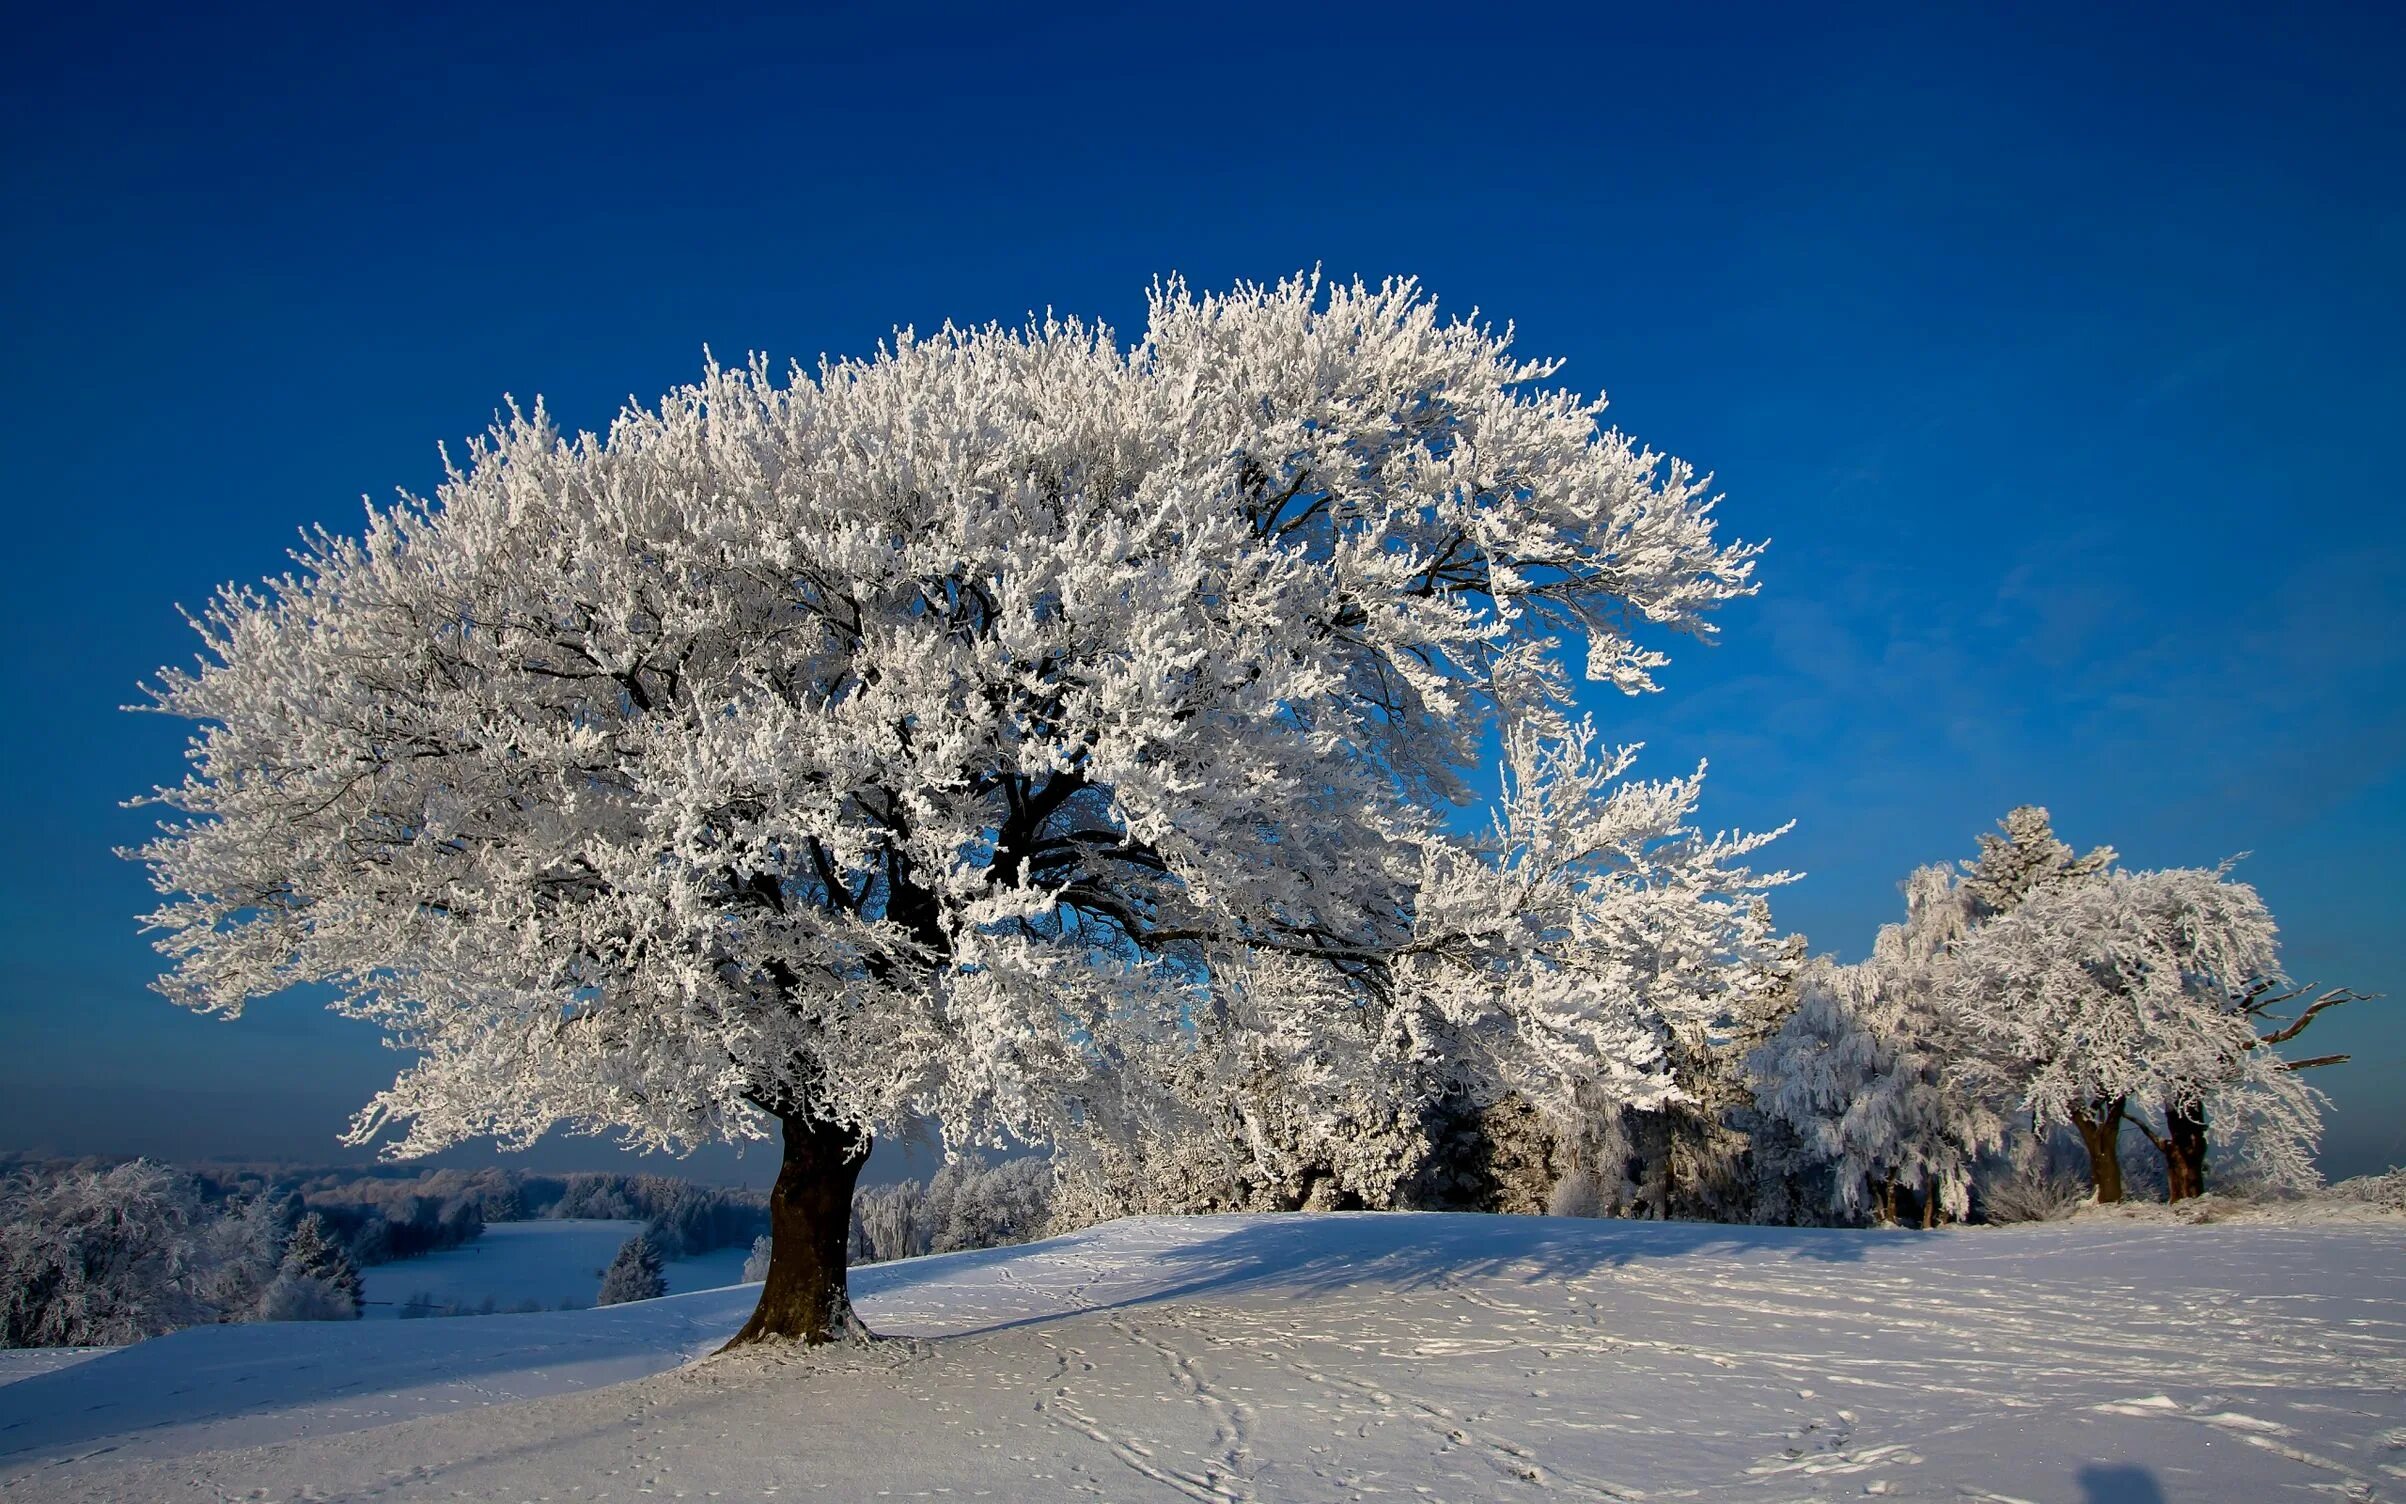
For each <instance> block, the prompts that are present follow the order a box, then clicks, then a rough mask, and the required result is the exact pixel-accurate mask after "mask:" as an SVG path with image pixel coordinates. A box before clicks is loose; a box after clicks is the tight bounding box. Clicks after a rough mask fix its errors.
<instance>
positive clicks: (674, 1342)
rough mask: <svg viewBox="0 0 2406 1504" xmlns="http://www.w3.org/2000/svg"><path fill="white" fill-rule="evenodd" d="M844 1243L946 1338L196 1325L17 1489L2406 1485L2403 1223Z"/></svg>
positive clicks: (657, 1491)
mask: <svg viewBox="0 0 2406 1504" xmlns="http://www.w3.org/2000/svg"><path fill="white" fill-rule="evenodd" d="M854 1282H855V1289H856V1291H857V1292H858V1293H859V1295H860V1296H861V1304H862V1308H863V1311H864V1313H865V1314H866V1315H867V1317H868V1318H869V1320H870V1321H871V1322H872V1323H873V1324H874V1325H876V1326H877V1327H878V1328H879V1329H881V1330H882V1331H884V1332H887V1333H890V1334H894V1335H896V1336H904V1337H912V1338H920V1339H928V1340H922V1341H913V1342H894V1343H888V1344H881V1345H880V1346H878V1347H876V1348H872V1349H867V1350H844V1351H835V1352H827V1353H819V1354H808V1355H805V1354H798V1353H791V1352H780V1353H758V1352H755V1353H747V1354H743V1355H739V1356H736V1357H733V1358H727V1359H717V1360H712V1361H710V1362H706V1363H698V1364H697V1363H694V1362H693V1361H692V1360H694V1359H696V1358H698V1357H700V1356H702V1355H704V1354H706V1353H707V1352H708V1351H709V1350H710V1349H711V1348H712V1347H713V1346H714V1345H715V1344H716V1343H717V1342H719V1341H720V1340H721V1339H722V1338H723V1337H724V1336H725V1335H726V1334H727V1333H728V1332H730V1331H732V1330H733V1329H734V1328H735V1326H736V1325H737V1324H738V1323H739V1322H740V1321H741V1319H742V1317H743V1315H744V1314H745V1312H746V1311H747V1309H748V1307H749V1304H750V1292H749V1291H748V1290H745V1289H740V1288H738V1289H728V1290H720V1291H711V1292H705V1293H700V1294H691V1295H672V1296H670V1297H667V1298H665V1299H662V1300H657V1301H648V1302H643V1303H640V1304H636V1305H630V1306H618V1307H612V1308H608V1309H604V1310H594V1311H575V1312H553V1313H547V1314H540V1315H526V1316H496V1317H489V1318H482V1319H477V1320H448V1321H445V1320H437V1321H413V1322H406V1323H385V1322H358V1323H342V1324H331V1323H330V1324H312V1325H290V1326H265V1325H253V1326H233V1327H210V1328H203V1329H196V1330H192V1331H186V1332H179V1333H177V1334H175V1335H173V1336H169V1337H164V1338H160V1339H158V1340H156V1341H153V1342H147V1343H144V1344H141V1345H140V1346H138V1347H134V1348H129V1349H126V1350H123V1351H121V1352H117V1353H113V1354H109V1355H107V1356H104V1357H100V1358H96V1359H92V1360H90V1361H87V1362H83V1363H79V1364H76V1365H74V1366H72V1367H68V1368H64V1369H61V1370H58V1371H56V1372H52V1373H47V1374H41V1375H38V1376H35V1377H31V1378H26V1379H24V1380H22V1381H21V1382H18V1383H15V1384H11V1385H8V1386H7V1387H5V1388H0V1493H5V1494H6V1496H7V1497H10V1498H18V1497H22V1498H29V1499H31V1498H40V1499H132V1498H142V1499H154V1498H155V1499H187V1498H189V1499H204V1498H205V1499H219V1498H231V1497H236V1496H242V1497H257V1498H264V1499H277V1500H281V1499H293V1498H300V1497H307V1498H312V1499H324V1498H347V1497H357V1496H361V1495H365V1494H368V1493H374V1494H376V1495H377V1496H378V1497H380V1498H386V1497H399V1498H419V1497H424V1498H432V1497H438V1496H439V1497H445V1498H449V1497H454V1496H465V1497H474V1498H495V1497H508V1498H512V1499H543V1498H550V1499H568V1498H574V1499H594V1498H603V1497H609V1498H621V1499H625V1498H633V1497H636V1496H638V1495H652V1496H658V1497H672V1496H677V1495H684V1496H687V1497H692V1498H697V1499H698V1498H702V1497H705V1496H707V1495H710V1494H712V1493H714V1492H716V1493H720V1494H722V1495H723V1496H726V1497H748V1498H763V1497H766V1498H788V1497H793V1496H796V1495H800V1496H807V1497H822V1498H838V1499H852V1498H867V1497H874V1496H879V1495H881V1494H884V1493H886V1492H889V1491H890V1492H891V1494H892V1495H893V1496H895V1497H908V1496H952V1497H962V1498H974V1497H986V1498H993V1499H1050V1498H1063V1497H1100V1498H1106V1499H1153V1498H1161V1499H1193V1500H1253V1499H1258V1500H1289V1499H1293V1500H1315V1499H1355V1498H1381V1497H1398V1498H1414V1497H1419V1498H1438V1499H1447V1500H1461V1499H1487V1498H1502V1499H1523V1498H1540V1497H1564V1498H1573V1499H1590V1500H1637V1499H1659V1498H1680V1497H1687V1498H1706V1499H1797V1498H1822V1497H1832V1498H1836V1497H1861V1496H1864V1495H1866V1494H1869V1495H1874V1496H1880V1495H1885V1496H1888V1497H1903V1498H1918V1499H1963V1498H1974V1499H1988V1500H2029V1501H2047V1504H2052V1501H2064V1504H2154V1501H2159V1500H2160V1501H2167V1504H2191V1501H2198V1500H2246V1501H2254V1500H2277V1499H2282V1498H2296V1499H2301V1500H2302V1499H2325V1500H2327V1499H2334V1498H2340V1499H2350V1498H2352V1499H2401V1498H2406V1304H2401V1299H2400V1298H2401V1296H2406V1225H2402V1224H2399V1223H2397V1222H2394V1221H2393V1222H2385V1223H2381V1224H2367V1225H2349V1226H2282V1225H2247V1224H2224V1225H2216V1226H2206V1227H2190V1226H2171V1225H2145V1224H2132V1223H2110V1222H2099V1223H2090V1222H2083V1223H2079V1224H2072V1225H2061V1224H2058V1225H2050V1226H2043V1227H2033V1228H2006V1229H1981V1230H1957V1231H1948V1232H1939V1233H1928V1234H1914V1233H1863V1232H1848V1231H1828V1230H1784V1229H1760V1228H1742V1227H1713V1226H1702V1225H1683V1224H1671V1225H1660V1224H1646V1223H1629V1222H1586V1221H1556V1220H1548V1219H1540V1218H1509V1217H1470V1216H1439V1215H1405V1214H1393V1213H1390V1214H1370V1215H1355V1216H1292V1217H1206V1218H1189V1219H1141V1220H1130V1221H1123V1222H1116V1223H1111V1224H1108V1225H1106V1226H1103V1227H1099V1228H1094V1229H1091V1230H1089V1231H1087V1232H1084V1233H1079V1234H1076V1235H1074V1236H1071V1237H1066V1238H1057V1239H1054V1240H1052V1241H1050V1242H1047V1243H1042V1244H1035V1245H1031V1246H1027V1247H1022V1248H1012V1249H1002V1250H994V1251H989V1252H981V1253H967V1254H954V1255H947V1256H942V1257H936V1258H926V1259H914V1260H908V1261H905V1262H902V1263H896V1264H887V1265H879V1266H874V1267H871V1268H866V1269H862V1270H859V1271H857V1272H856V1273H855V1276H854ZM627 1381H634V1382H627ZM511 1402H515V1403H511Z"/></svg>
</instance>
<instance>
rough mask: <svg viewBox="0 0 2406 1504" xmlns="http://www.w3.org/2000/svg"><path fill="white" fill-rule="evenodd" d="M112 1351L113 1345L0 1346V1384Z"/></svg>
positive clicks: (48, 1371)
mask: <svg viewBox="0 0 2406 1504" xmlns="http://www.w3.org/2000/svg"><path fill="white" fill-rule="evenodd" d="M115 1351H116V1349H115V1348H113V1347H0V1384H14V1383H16V1382H17V1381H18V1380H19V1379H30V1378H32V1377H33V1376H34V1375H36V1374H43V1373H55V1372H57V1371H58V1370H59V1369H62V1368H68V1367H72V1366H73V1365H75V1364H77V1363H82V1362H84V1361H86V1360H88V1359H91V1358H97V1357H99V1356H100V1355H101V1354H102V1353H112V1352H115Z"/></svg>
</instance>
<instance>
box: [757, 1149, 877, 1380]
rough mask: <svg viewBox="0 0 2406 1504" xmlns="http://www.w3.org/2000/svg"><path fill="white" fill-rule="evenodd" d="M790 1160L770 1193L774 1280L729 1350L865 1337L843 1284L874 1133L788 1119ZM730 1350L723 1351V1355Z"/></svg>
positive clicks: (766, 1285)
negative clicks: (855, 1194)
mask: <svg viewBox="0 0 2406 1504" xmlns="http://www.w3.org/2000/svg"><path fill="white" fill-rule="evenodd" d="M783 1121H784V1127H785V1162H784V1164H783V1165H782V1166H781V1167H780V1168H779V1169H778V1171H777V1187H776V1189H775V1190H773V1191H771V1192H769V1275H768V1279H767V1281H766V1282H765V1283H763V1284H762V1285H761V1287H760V1304H759V1306H757V1307H756V1308H755V1309H754V1310H753V1312H752V1319H751V1320H750V1321H747V1322H745V1323H744V1328H743V1330H742V1331H740V1332H737V1333H736V1334H735V1335H734V1337H733V1338H731V1339H729V1341H728V1343H727V1346H728V1347H730V1348H732V1347H740V1346H742V1345H744V1344H745V1343H749V1342H803V1343H812V1344H816V1343H821V1342H838V1341H842V1340H843V1339H844V1338H846V1337H849V1336H855V1335H859V1336H866V1335H867V1334H868V1328H866V1327H864V1326H862V1325H861V1322H860V1318H859V1317H857V1316H855V1315H853V1314H852V1297H851V1295H850V1293H849V1292H848V1291H847V1289H846V1287H845V1271H846V1267H847V1265H848V1263H849V1258H850V1253H851V1248H850V1242H851V1234H852V1187H853V1185H854V1183H855V1182H857V1181H858V1180H859V1179H860V1167H861V1166H862V1164H864V1163H866V1162H867V1160H868V1158H869V1135H867V1134H865V1133H858V1132H855V1131H854V1130H852V1129H850V1128H843V1127H838V1126H836V1125H834V1124H830V1123H825V1122H821V1121H819V1120H817V1119H815V1118H806V1117H789V1118H786V1119H784V1120H783ZM724 1350H725V1349H721V1351H724Z"/></svg>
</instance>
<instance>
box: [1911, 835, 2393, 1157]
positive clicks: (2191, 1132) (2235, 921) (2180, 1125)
mask: <svg viewBox="0 0 2406 1504" xmlns="http://www.w3.org/2000/svg"><path fill="white" fill-rule="evenodd" d="M2227 872H2228V869H2227V868H2219V869H2213V870H2205V869H2199V868H2176V869H2172V870H2168V871H2160V872H2138V873H2129V872H2113V873H2107V874H2104V875H2101V876H2098V877H2096V878H2093V879H2091V880H2089V881H2085V882H2081V883H2075V884H2065V885H2061V886H2056V887H2052V888H2049V889H2046V890H2044V891H2041V892H2037V893H2033V894H2032V895H2030V896H2029V897H2028V898H2027V899H2026V900H2025V901H2024V902H2023V903H2021V904H2020V905H2019V906H2018V907H2016V908H2015V909H2014V911H2013V912H2011V913H2010V914H2006V915H2004V916H2003V917H2001V918H1998V919H1996V920H1995V921H1993V922H1991V923H1989V924H1987V925H1984V926H1982V927H1981V929H1980V930H1979V931H1978V932H1977V934H1975V935H1974V936H1973V937H1972V939H1971V940H1970V941H1969V942H1968V943H1967V944H1966V945H1964V946H1963V947H1962V948H1961V950H1960V951H1959V952H1958V954H1957V956H1956V965H1955V970H1954V975H1953V978H1952V985H1953V988H1954V991H1955V998H1956V1004H1957V1006H1958V1007H1959V1008H1960V1009H1961V1010H1962V1011H1963V1013H1964V1014H1965V1016H1966V1017H1967V1019H1968V1020H1969V1021H1970V1022H1971V1024H1972V1026H1973V1027H1975V1028H1977V1029H1979V1030H1980V1031H1981V1032H1982V1033H1983V1034H1984V1035H1985V1036H1987V1037H1989V1038H1992V1039H1995V1040H1998V1041H2000V1042H2002V1043H2003V1044H2004V1045H2005V1047H2006V1048H2007V1049H2008V1050H2009V1051H2010V1052H2011V1053H2012V1054H2013V1055H2014V1056H2015V1057H2016V1058H2017V1062H2018V1063H2017V1069H2016V1074H2017V1078H2018V1080H2019V1082H2020V1084H2021V1085H2022V1088H2023V1091H2024V1093H2025V1102H2026V1105H2027V1106H2028V1107H2029V1108H2030V1109H2031V1110H2032V1111H2033V1112H2034V1113H2035V1114H2036V1115H2037V1117H2038V1119H2039V1121H2041V1122H2042V1123H2048V1122H2052V1123H2069V1124H2071V1125H2072V1126H2074V1127H2075V1128H2077V1129H2078V1130H2079V1131H2080V1134H2081V1137H2082V1139H2083V1141H2084V1142H2085V1143H2086V1144H2087V1145H2088V1148H2089V1154H2090V1163H2091V1169H2092V1174H2093V1177H2094V1182H2095V1184H2096V1187H2097V1195H2098V1199H2099V1200H2100V1201H2116V1200H2119V1199H2121V1173H2120V1168H2119V1165H2118V1163H2117V1162H2116V1160H2115V1157H2114V1143H2115V1140H2116V1139H2117V1138H2118V1136H2119V1130H2120V1126H2121V1124H2122V1122H2123V1121H2124V1120H2125V1119H2126V1118H2127V1119H2128V1120H2130V1121H2133V1122H2136V1123H2138V1124H2139V1126H2140V1128H2141V1129H2142V1131H2144V1132H2145V1133H2146V1135H2147V1137H2148V1138H2149V1140H2150V1141H2151V1142H2153V1143H2154V1144H2155V1146H2156V1148H2157V1149H2158V1150H2159V1151H2160V1152H2161V1153H2162V1154H2163V1156H2164V1160H2165V1178H2166V1184H2167V1188H2168V1190H2169V1194H2170V1197H2171V1199H2173V1200H2175V1201H2178V1200H2182V1199H2184V1198H2186V1197H2190V1196H2195V1195H2198V1194H2200V1193H2201V1192H2202V1191H2203V1190H2204V1189H2205V1159H2206V1136H2207V1125H2208V1121H2209V1116H2212V1117H2219V1118H2222V1119H2224V1120H2225V1121H2226V1122H2227V1123H2228V1124H2229V1125H2230V1126H2231V1127H2232V1128H2234V1129H2239V1130H2243V1131H2242V1132H2240V1133H2238V1134H2237V1135H2235V1136H2236V1137H2237V1139H2238V1142H2237V1144H2236V1146H2235V1147H2236V1148H2237V1150H2238V1153H2239V1156H2240V1161H2241V1164H2242V1165H2243V1167H2244V1168H2245V1169H2246V1170H2247V1171H2248V1172H2249V1174H2250V1176H2251V1178H2254V1179H2257V1180H2260V1181H2263V1182H2266V1183H2270V1184H2274V1185H2301V1184H2312V1183H2314V1181H2315V1180H2316V1179H2318V1177H2317V1175H2316V1174H2315V1171H2314V1168H2313V1159H2312V1156H2313V1149H2314V1144H2315V1142H2316V1139H2317V1138H2318V1137H2319V1134H2320V1131H2321V1115H2320V1094H2319V1093H2317V1092H2316V1091H2315V1090H2314V1089H2313V1088H2312V1087H2311V1086H2309V1085H2307V1084H2306V1083H2305V1082H2303V1081H2301V1080H2300V1079H2299V1078H2298V1076H2297V1074H2296V1067H2295V1066H2294V1065H2293V1064H2292V1063H2291V1062H2289V1061H2287V1060H2284V1059H2283V1058H2282V1057H2281V1056H2280V1055H2279V1054H2278V1053H2277V1052H2276V1051H2275V1050H2274V1049H2273V1048H2272V1046H2274V1045H2276V1044H2278V1043H2281V1042H2284V1041H2286V1040H2288V1039H2291V1038H2294V1037H2295V1036H2296V1035H2297V1033H2298V1032H2299V1031H2300V1030H2302V1029H2304V1028H2305V1027H2306V1025H2307V1024H2308V1023H2310V1022H2311V1021H2312V1020H2313V1018H2314V1017H2315V1016H2316V1015H2317V1014H2319V1013H2321V1012H2322V1011H2324V1010H2325V1009H2327V1008H2329V1007H2332V1006H2335V1005H2336V1004H2338V1003H2340V1002H2344V1001H2347V1000H2348V999H2349V998H2350V997H2352V996H2353V994H2349V993H2345V992H2337V993H2330V994H2326V995H2324V996H2323V997H2321V998H2319V999H2317V1000H2316V1001H2315V1002H2314V1003H2312V1004H2311V1005H2309V1006H2308V1007H2307V1008H2306V1009H2305V1010H2304V1011H2303V1012H2301V1013H2300V1014H2299V1015H2298V1016H2297V1017H2296V1018H2295V1019H2292V1020H2281V1019H2279V1018H2277V1017H2275V1016H2273V1015H2272V1013H2271V1010H2272V1009H2273V1008H2275V1007H2277V1006H2279V1005H2280V1004H2281V1003H2284V1002H2288V1001H2294V1000H2296V999H2298V998H2299V997H2302V996H2303V993H2302V991H2298V990H2294V989H2289V988H2287V987H2286V986H2285V983H2284V979H2283V977H2282V974H2281V970H2280V964H2279V957H2278V949H2277V931H2276V928H2275V926H2274V923H2273V918H2272V915H2271V913H2270V912H2269V911H2268V910H2267V909H2266V908H2265V907H2264V903H2263V900H2262V899H2261V898H2259V897H2258V896H2257V894H2256V891H2255V889H2253V888H2252V887H2249V886H2248V885H2247V884H2245V883H2235V882H2232V881H2230V880H2229V878H2228V875H2227ZM2344 1058H2345V1057H2343V1056H2331V1057H2324V1059H2323V1060H2318V1061H2300V1062H2297V1063H2296V1065H2309V1064H2323V1063H2328V1062H2329V1061H2331V1060H2337V1059H2344ZM2149 1115H2151V1116H2152V1117H2153V1118H2154V1122H2152V1123H2151V1122H2149V1121H2148V1116H2149Z"/></svg>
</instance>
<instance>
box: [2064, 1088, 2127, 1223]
mask: <svg viewBox="0 0 2406 1504" xmlns="http://www.w3.org/2000/svg"><path fill="white" fill-rule="evenodd" d="M2125 1105H2126V1104H2125V1103H2124V1101H2123V1099H2122V1098H2120V1097H2116V1098H2114V1100H2112V1101H2111V1102H2100V1103H2097V1104H2095V1105H2094V1106H2093V1107H2091V1108H2090V1109H2089V1110H2087V1111H2080V1112H2074V1113H2073V1114H2072V1126H2073V1127H2074V1128H2077V1129H2079V1130H2080V1142H2081V1144H2082V1145H2083V1146H2085V1147H2086V1148H2087V1149H2088V1151H2089V1183H2090V1184H2092V1185H2094V1186H2095V1187H2096V1188H2097V1200H2098V1203H2099V1204H2100V1205H2103V1204H2106V1203H2109V1202H2115V1201H2119V1200H2121V1199H2122V1113H2123V1110H2124V1107H2125Z"/></svg>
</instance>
